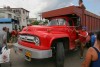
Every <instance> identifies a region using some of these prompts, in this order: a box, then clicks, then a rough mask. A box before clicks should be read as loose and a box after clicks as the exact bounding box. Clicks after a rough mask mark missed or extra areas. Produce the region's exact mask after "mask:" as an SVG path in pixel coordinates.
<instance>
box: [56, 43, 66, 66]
mask: <svg viewBox="0 0 100 67" xmlns="http://www.w3.org/2000/svg"><path fill="white" fill-rule="evenodd" d="M64 58H65V52H64V46H63V43H62V42H58V43H57V47H56V67H64Z"/></svg>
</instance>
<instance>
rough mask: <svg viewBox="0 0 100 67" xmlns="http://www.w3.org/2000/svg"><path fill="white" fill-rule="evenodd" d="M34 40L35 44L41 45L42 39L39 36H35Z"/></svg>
mask: <svg viewBox="0 0 100 67" xmlns="http://www.w3.org/2000/svg"><path fill="white" fill-rule="evenodd" d="M34 42H35V45H37V46H39V44H40V40H39V38H38V37H35V38H34Z"/></svg>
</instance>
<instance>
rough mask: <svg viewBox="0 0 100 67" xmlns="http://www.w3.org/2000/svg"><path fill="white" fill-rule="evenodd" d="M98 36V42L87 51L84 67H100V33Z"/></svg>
mask: <svg viewBox="0 0 100 67" xmlns="http://www.w3.org/2000/svg"><path fill="white" fill-rule="evenodd" d="M96 36H97V37H96V42H95V44H94V46H93V47H90V48H89V49H88V50H87V53H86V57H85V60H84V61H83V63H82V67H100V31H99V32H98V33H97V35H96Z"/></svg>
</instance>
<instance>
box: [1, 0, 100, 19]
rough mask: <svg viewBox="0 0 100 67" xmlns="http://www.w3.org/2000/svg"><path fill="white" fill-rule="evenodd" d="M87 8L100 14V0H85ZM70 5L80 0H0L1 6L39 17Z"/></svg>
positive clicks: (76, 3)
mask: <svg viewBox="0 0 100 67" xmlns="http://www.w3.org/2000/svg"><path fill="white" fill-rule="evenodd" d="M83 1H84V4H85V6H86V8H87V10H89V11H92V12H93V13H95V14H98V15H100V7H99V6H100V0H83ZM70 5H78V0H0V7H4V6H10V7H15V8H16V7H17V8H24V9H27V10H28V11H30V17H34V18H35V17H38V16H39V13H41V12H44V11H49V10H54V9H58V8H62V7H66V6H70Z"/></svg>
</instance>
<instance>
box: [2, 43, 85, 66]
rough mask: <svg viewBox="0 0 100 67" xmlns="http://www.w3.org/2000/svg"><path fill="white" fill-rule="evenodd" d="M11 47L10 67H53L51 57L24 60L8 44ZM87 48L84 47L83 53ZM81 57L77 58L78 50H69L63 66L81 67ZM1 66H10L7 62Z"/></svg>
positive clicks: (53, 63)
mask: <svg viewBox="0 0 100 67" xmlns="http://www.w3.org/2000/svg"><path fill="white" fill-rule="evenodd" d="M9 47H10V49H11V57H10V59H11V60H10V61H11V63H12V67H55V62H54V60H53V59H52V58H49V59H42V60H40V59H32V61H31V62H28V61H26V60H25V59H24V58H23V56H22V55H21V54H16V53H15V52H14V50H13V47H12V45H11V44H10V45H9ZM86 51H87V48H86V49H85V53H86ZM85 53H84V55H85ZM82 62H83V59H80V58H79V50H77V51H71V52H69V53H67V54H66V58H65V64H64V67H81V63H82ZM1 67H10V65H9V63H4V64H2V65H1Z"/></svg>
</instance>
